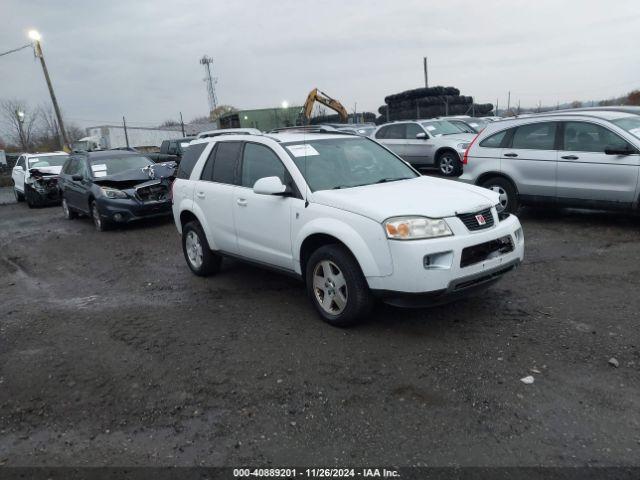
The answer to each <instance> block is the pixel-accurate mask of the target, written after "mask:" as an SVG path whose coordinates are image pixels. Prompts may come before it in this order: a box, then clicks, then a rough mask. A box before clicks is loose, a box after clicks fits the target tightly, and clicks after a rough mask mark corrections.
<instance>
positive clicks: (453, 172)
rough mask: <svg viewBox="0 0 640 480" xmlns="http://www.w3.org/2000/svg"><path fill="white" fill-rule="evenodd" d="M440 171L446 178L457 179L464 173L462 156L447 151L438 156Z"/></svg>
mask: <svg viewBox="0 0 640 480" xmlns="http://www.w3.org/2000/svg"><path fill="white" fill-rule="evenodd" d="M437 164H438V170H439V171H440V173H441V174H442V175H444V176H445V177H455V176H457V175H460V174H461V173H462V163H461V162H460V156H459V155H458V154H457V153H455V152H452V151H449V150H447V151H445V152H442V153H441V154H440V155H438V160H437Z"/></svg>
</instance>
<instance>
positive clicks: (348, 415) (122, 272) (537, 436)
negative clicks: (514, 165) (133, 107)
mask: <svg viewBox="0 0 640 480" xmlns="http://www.w3.org/2000/svg"><path fill="white" fill-rule="evenodd" d="M4 193H6V192H4V191H3V192H2V195H4ZM2 198H4V197H2ZM521 220H522V223H523V225H524V229H525V235H526V242H527V243H526V245H527V246H526V248H527V251H526V261H525V263H524V264H523V265H522V267H521V268H520V269H519V270H517V271H516V272H514V273H512V274H511V275H510V276H508V277H506V278H505V279H504V280H503V281H501V282H500V283H498V284H497V285H496V286H494V287H492V288H491V289H490V290H489V291H488V293H487V294H485V295H484V296H483V297H482V298H476V299H470V300H467V301H465V302H461V303H458V304H454V305H449V306H445V307H439V308H435V309H431V310H400V309H394V308H391V307H386V306H380V308H378V309H377V310H376V312H375V315H374V316H373V317H372V318H371V320H370V321H369V322H368V323H365V324H363V325H361V326H359V327H356V328H352V329H348V330H340V329H336V328H332V327H330V326H328V325H326V324H325V323H323V322H322V321H320V320H319V318H318V317H317V316H316V314H315V313H314V312H313V311H312V309H311V307H310V305H309V304H308V301H307V299H306V297H305V294H304V289H303V286H302V285H301V284H299V283H297V282H296V281H295V280H292V279H289V278H287V277H282V276H278V275H276V274H273V273H270V272H265V271H262V270H258V269H255V268H252V267H248V266H245V265H241V264H238V263H233V262H227V263H225V268H224V271H223V273H222V274H220V275H219V276H217V277H213V278H209V279H201V278H197V277H195V276H193V275H192V274H191V273H190V272H189V270H188V268H187V267H186V265H185V263H184V259H183V257H182V253H181V250H180V242H179V237H178V235H177V234H176V231H175V228H174V226H173V224H171V223H170V222H169V221H166V222H165V221H160V222H157V221H156V222H151V223H144V224H140V225H136V226H133V227H131V228H128V229H123V230H116V231H112V232H107V233H102V234H100V233H97V232H95V231H94V228H93V226H92V224H91V223H90V222H89V221H88V220H87V219H80V220H76V221H67V220H65V219H64V218H63V217H62V212H61V209H60V208H59V207H52V208H43V209H35V210H29V209H28V208H27V207H26V206H25V205H24V204H21V205H16V204H7V205H3V206H0V224H1V225H2V228H1V229H0V245H1V246H2V251H1V252H0V295H1V298H2V301H1V302H0V318H1V319H2V321H1V324H0V464H5V465H78V466H80V465H255V466H268V465H276V466H281V465H316V466H317V465H325V466H326V465H340V466H345V465H373V464H375V465H396V466H407V465H486V466H496V465H529V466H536V465H545V466H551V465H561V466H569V465H571V466H573V465H600V466H602V465H640V375H639V372H640V353H639V348H638V347H639V346H640V331H639V328H638V326H639V324H640V322H639V318H638V311H640V296H639V295H638V294H637V292H638V288H639V286H640V235H639V233H640V219H635V218H627V217H624V216H621V215H611V214H603V213H584V212H577V211H571V212H569V211H559V212H552V213H545V212H542V211H538V210H525V211H523V212H522V213H521ZM611 357H615V359H617V361H618V364H619V366H618V367H617V368H616V367H614V366H612V365H610V364H609V363H608V362H609V359H610V358H611ZM527 375H532V376H533V377H534V378H535V382H534V383H533V384H531V385H525V384H524V383H522V382H521V381H520V379H521V378H522V377H525V376H527Z"/></svg>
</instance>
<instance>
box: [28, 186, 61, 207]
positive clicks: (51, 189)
mask: <svg viewBox="0 0 640 480" xmlns="http://www.w3.org/2000/svg"><path fill="white" fill-rule="evenodd" d="M24 194H25V197H26V198H27V199H28V200H30V201H31V203H33V204H35V205H54V204H58V203H60V202H61V201H62V195H61V192H60V188H58V185H57V184H56V185H52V186H45V187H38V186H33V185H32V184H29V183H25V184H24Z"/></svg>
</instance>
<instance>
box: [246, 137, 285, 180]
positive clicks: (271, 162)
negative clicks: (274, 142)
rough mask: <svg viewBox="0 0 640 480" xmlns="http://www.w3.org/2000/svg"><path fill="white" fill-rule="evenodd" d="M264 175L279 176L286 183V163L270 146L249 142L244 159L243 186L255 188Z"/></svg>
mask: <svg viewBox="0 0 640 480" xmlns="http://www.w3.org/2000/svg"><path fill="white" fill-rule="evenodd" d="M264 177H278V178H279V179H280V181H281V182H282V183H286V181H285V169H284V165H283V164H282V162H281V161H280V159H279V158H278V156H277V155H276V154H275V153H274V152H273V150H271V149H270V148H269V147H265V146H264V145H258V144H256V143H247V144H246V145H245V146H244V154H243V160H242V186H243V187H248V188H253V186H254V185H255V183H256V182H257V181H258V180H260V179H261V178H264Z"/></svg>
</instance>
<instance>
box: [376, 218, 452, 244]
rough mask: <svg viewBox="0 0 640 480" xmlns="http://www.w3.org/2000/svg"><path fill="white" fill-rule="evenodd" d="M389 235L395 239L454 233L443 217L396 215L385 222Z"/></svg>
mask: <svg viewBox="0 0 640 480" xmlns="http://www.w3.org/2000/svg"><path fill="white" fill-rule="evenodd" d="M384 230H385V232H387V237H388V238H392V239H394V240H416V239H418V238H436V237H447V236H449V235H453V232H452V231H451V229H450V228H449V225H447V222H445V221H444V220H442V219H441V218H427V217H395V218H390V219H388V220H387V221H385V222H384Z"/></svg>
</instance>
